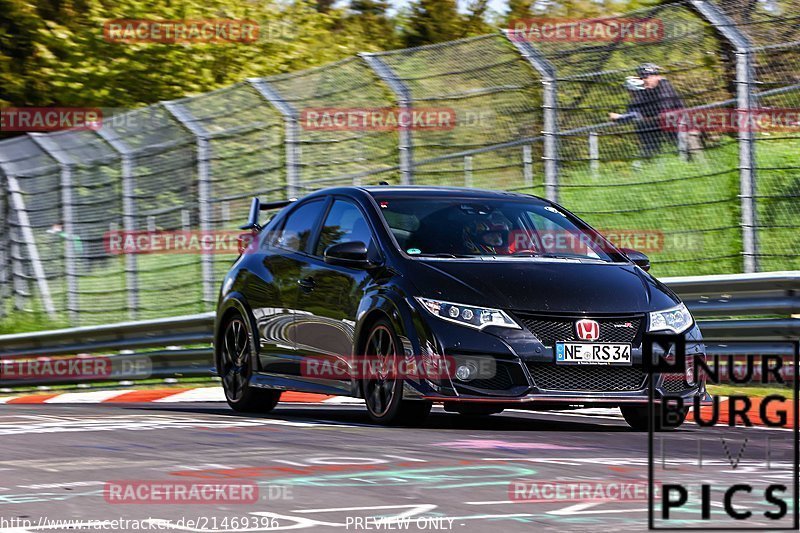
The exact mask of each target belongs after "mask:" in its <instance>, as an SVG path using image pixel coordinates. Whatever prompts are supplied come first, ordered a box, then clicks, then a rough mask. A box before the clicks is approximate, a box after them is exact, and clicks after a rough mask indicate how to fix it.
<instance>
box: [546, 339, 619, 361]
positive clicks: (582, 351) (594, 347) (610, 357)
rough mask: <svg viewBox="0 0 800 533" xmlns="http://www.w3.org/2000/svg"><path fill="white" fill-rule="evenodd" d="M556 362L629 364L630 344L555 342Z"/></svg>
mask: <svg viewBox="0 0 800 533" xmlns="http://www.w3.org/2000/svg"><path fill="white" fill-rule="evenodd" d="M556 364H557V365H627V366H630V364H631V345H630V344H613V343H606V342H591V343H577V342H557V343H556Z"/></svg>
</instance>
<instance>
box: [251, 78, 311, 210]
mask: <svg viewBox="0 0 800 533" xmlns="http://www.w3.org/2000/svg"><path fill="white" fill-rule="evenodd" d="M247 82H248V83H249V84H250V85H252V86H253V88H254V89H255V90H256V92H258V94H259V95H261V97H262V98H264V99H265V100H266V101H267V102H269V104H270V105H271V106H272V107H274V108H275V109H277V110H278V113H280V114H281V115H282V116H283V122H284V133H283V135H284V150H285V154H286V197H287V198H295V197H296V196H297V195H298V194H299V193H300V157H301V153H300V128H299V124H298V120H299V115H298V113H297V110H296V109H295V108H294V106H293V105H292V104H290V103H289V102H287V101H286V99H284V98H283V96H281V94H280V93H279V92H278V91H277V90H276V89H275V88H274V87H273V86H272V85H270V84H269V82H267V81H265V80H263V79H261V78H249V79H248V80H247Z"/></svg>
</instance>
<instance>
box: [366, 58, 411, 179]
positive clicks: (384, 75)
mask: <svg viewBox="0 0 800 533" xmlns="http://www.w3.org/2000/svg"><path fill="white" fill-rule="evenodd" d="M358 55H359V56H360V57H361V58H362V59H363V60H364V62H366V64H367V65H369V67H370V68H371V69H372V70H373V71H374V72H375V74H376V75H377V76H378V77H379V78H380V79H381V80H383V82H384V83H386V85H388V86H389V89H391V90H392V92H393V93H394V95H395V97H396V98H397V107H399V108H400V110H401V111H403V112H408V111H410V110H411V100H412V98H411V90H410V89H409V88H408V86H407V85H406V84H405V83H404V82H403V80H401V79H400V78H399V77H397V74H395V72H394V71H393V70H392V68H391V67H390V66H389V65H387V64H386V62H385V61H384V60H382V59H381V58H380V57H378V56H377V55H376V54H369V53H361V54H358ZM398 133H399V135H400V142H399V144H398V150H399V152H400V181H401V183H402V184H403V185H411V184H412V183H414V142H413V139H412V138H411V128H400V129H399V132H398Z"/></svg>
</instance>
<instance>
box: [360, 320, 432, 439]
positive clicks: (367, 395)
mask: <svg viewBox="0 0 800 533" xmlns="http://www.w3.org/2000/svg"><path fill="white" fill-rule="evenodd" d="M398 346H400V341H399V339H398V338H397V334H396V333H395V332H394V329H393V328H392V325H391V324H390V323H389V322H388V321H386V320H379V321H378V322H376V323H375V324H374V325H373V326H372V328H370V330H369V334H368V335H367V342H366V343H365V344H364V352H365V354H364V355H366V356H369V357H377V358H379V359H381V360H385V362H386V366H385V367H388V368H395V369H397V368H398V365H397V364H396V363H397V359H398V357H400V356H401V354H400V353H398V349H397V347H398ZM388 365H392V366H388ZM392 377H394V378H395V379H392ZM373 378H374V379H373ZM403 382H404V380H403V379H402V377H398V376H396V375H395V376H392V375H387V376H381V375H376V376H369V378H365V379H362V380H361V393H362V395H363V396H364V403H365V404H366V406H367V413H368V414H369V418H370V420H372V421H373V422H375V423H376V424H383V425H417V424H421V423H422V422H423V421H424V420H425V418H426V417H427V416H428V413H430V412H431V407H432V406H433V404H432V403H431V402H428V401H423V400H403Z"/></svg>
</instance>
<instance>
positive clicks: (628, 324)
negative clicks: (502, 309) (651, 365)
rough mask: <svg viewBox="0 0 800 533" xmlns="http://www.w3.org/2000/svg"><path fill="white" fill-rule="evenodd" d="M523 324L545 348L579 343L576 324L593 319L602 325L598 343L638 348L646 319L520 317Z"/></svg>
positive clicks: (627, 317)
mask: <svg viewBox="0 0 800 533" xmlns="http://www.w3.org/2000/svg"><path fill="white" fill-rule="evenodd" d="M518 317H519V319H520V321H521V322H522V324H523V325H524V326H525V327H526V328H527V329H528V330H529V331H530V332H531V333H533V334H534V335H535V336H536V338H537V339H539V340H540V341H542V344H544V345H545V346H554V345H555V343H556V342H571V341H579V339H578V338H577V336H576V334H575V322H577V321H578V320H581V319H582V318H591V319H592V320H595V321H597V323H598V324H600V338H599V339H598V341H597V342H621V343H630V344H633V345H634V346H638V345H639V344H640V343H641V330H642V324H643V323H644V318H643V317H641V316H625V317H607V318H595V317H549V316H545V315H528V314H523V315H518Z"/></svg>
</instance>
